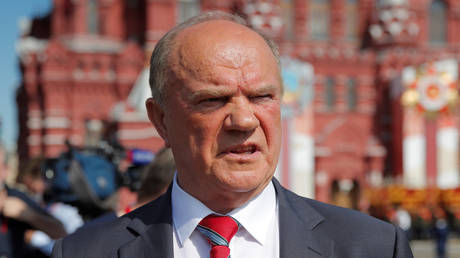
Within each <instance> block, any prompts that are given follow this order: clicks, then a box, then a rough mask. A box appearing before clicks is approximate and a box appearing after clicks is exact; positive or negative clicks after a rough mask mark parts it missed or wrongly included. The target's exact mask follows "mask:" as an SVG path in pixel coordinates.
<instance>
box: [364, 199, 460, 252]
mask: <svg viewBox="0 0 460 258" xmlns="http://www.w3.org/2000/svg"><path fill="white" fill-rule="evenodd" d="M370 213H371V215H373V216H375V217H378V218H380V219H382V220H385V221H388V222H390V223H392V224H394V225H397V226H399V227H400V228H402V229H403V230H404V231H405V233H406V235H407V238H408V239H409V240H433V241H435V243H436V254H437V257H438V258H444V257H446V246H447V241H448V239H449V237H460V214H459V213H454V212H452V211H451V209H449V208H448V207H444V206H443V205H437V204H435V205H428V206H421V207H419V208H418V209H416V210H414V211H409V210H407V209H405V208H404V207H403V205H401V204H400V203H395V204H392V205H387V206H384V207H381V209H379V210H371V212H370Z"/></svg>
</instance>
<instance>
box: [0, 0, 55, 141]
mask: <svg viewBox="0 0 460 258" xmlns="http://www.w3.org/2000/svg"><path fill="white" fill-rule="evenodd" d="M51 5H52V0H14V1H13V0H8V1H3V2H2V5H1V7H0V31H1V37H0V57H1V58H0V78H1V79H0V110H1V112H0V119H1V120H2V126H1V131H0V132H1V138H0V141H1V143H3V144H4V145H5V146H6V147H7V148H9V149H13V148H15V146H16V140H17V135H18V120H17V112H16V110H17V108H16V100H15V92H16V89H17V87H18V86H19V84H20V83H21V81H20V78H21V77H20V71H19V67H18V56H17V53H16V49H15V43H16V41H17V39H18V36H19V26H18V21H19V20H20V19H21V18H23V17H30V18H31V17H37V16H43V15H45V14H47V13H49V12H50V10H51Z"/></svg>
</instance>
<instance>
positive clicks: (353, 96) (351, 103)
mask: <svg viewBox="0 0 460 258" xmlns="http://www.w3.org/2000/svg"><path fill="white" fill-rule="evenodd" d="M357 99H358V95H357V92H356V81H355V79H354V78H350V79H348V81H347V106H348V110H349V111H354V110H355V109H356V103H357Z"/></svg>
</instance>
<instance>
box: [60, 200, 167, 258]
mask: <svg viewBox="0 0 460 258" xmlns="http://www.w3.org/2000/svg"><path fill="white" fill-rule="evenodd" d="M165 199H166V200H165ZM167 199H168V198H167V197H163V198H162V197H160V198H159V199H157V200H155V201H153V202H150V203H147V204H146V205H144V206H142V207H140V208H138V209H136V210H133V211H132V212H130V213H128V214H125V215H123V216H122V217H120V218H117V219H115V220H113V221H108V222H104V223H99V224H96V225H91V226H89V227H84V228H82V229H80V230H77V231H76V232H75V233H73V234H71V235H69V236H67V237H65V238H64V239H62V240H59V241H58V244H57V246H58V247H57V248H55V249H59V250H54V251H53V255H54V256H53V257H87V258H90V257H98V258H100V257H117V256H116V254H117V251H118V249H119V248H120V247H122V246H123V245H125V244H127V243H129V242H130V241H132V240H133V239H135V238H136V237H138V236H139V235H141V234H143V233H144V232H145V231H146V230H148V228H149V227H150V226H152V225H153V224H155V223H169V221H170V218H168V214H169V213H170V212H168V209H170V208H168V206H164V202H165V201H168V200H167Z"/></svg>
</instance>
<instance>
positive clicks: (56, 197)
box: [0, 142, 176, 258]
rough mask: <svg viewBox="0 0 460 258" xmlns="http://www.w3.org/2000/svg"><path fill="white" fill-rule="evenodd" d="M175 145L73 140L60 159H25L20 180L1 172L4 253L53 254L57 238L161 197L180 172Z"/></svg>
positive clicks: (5, 257)
mask: <svg viewBox="0 0 460 258" xmlns="http://www.w3.org/2000/svg"><path fill="white" fill-rule="evenodd" d="M175 169H176V168H175V164H174V159H173V157H172V153H171V151H170V149H167V148H164V149H161V150H159V151H158V152H157V153H156V154H154V153H152V152H150V151H147V150H140V149H129V150H128V149H124V148H122V147H121V146H117V145H115V146H112V145H109V144H107V143H105V142H101V143H100V144H99V145H98V146H96V147H92V148H84V149H79V148H75V147H73V146H71V145H70V144H68V150H67V151H65V152H64V153H62V155H60V156H59V157H58V158H54V159H47V158H41V157H37V158H34V159H31V160H29V161H28V162H27V163H24V164H22V166H21V167H20V169H19V171H18V175H17V178H16V182H15V183H14V184H11V185H7V184H6V183H5V180H6V177H7V175H5V173H4V172H2V173H1V174H2V175H0V176H1V177H0V182H1V184H0V210H1V214H0V257H1V258H29V257H34V258H42V257H50V255H51V251H52V248H53V245H54V240H55V239H58V238H62V237H64V236H66V235H67V234H71V233H73V232H75V231H77V230H80V229H82V228H84V227H91V226H94V225H95V224H99V223H109V222H110V221H112V220H114V219H116V218H117V217H119V216H121V215H123V214H125V213H127V212H130V211H131V210H133V209H135V208H137V207H139V206H141V205H143V204H145V203H147V202H149V201H151V200H153V199H155V198H157V197H158V196H159V195H161V194H162V193H164V192H165V191H166V190H167V189H168V186H169V185H170V183H171V181H172V179H173V176H174V171H175Z"/></svg>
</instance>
